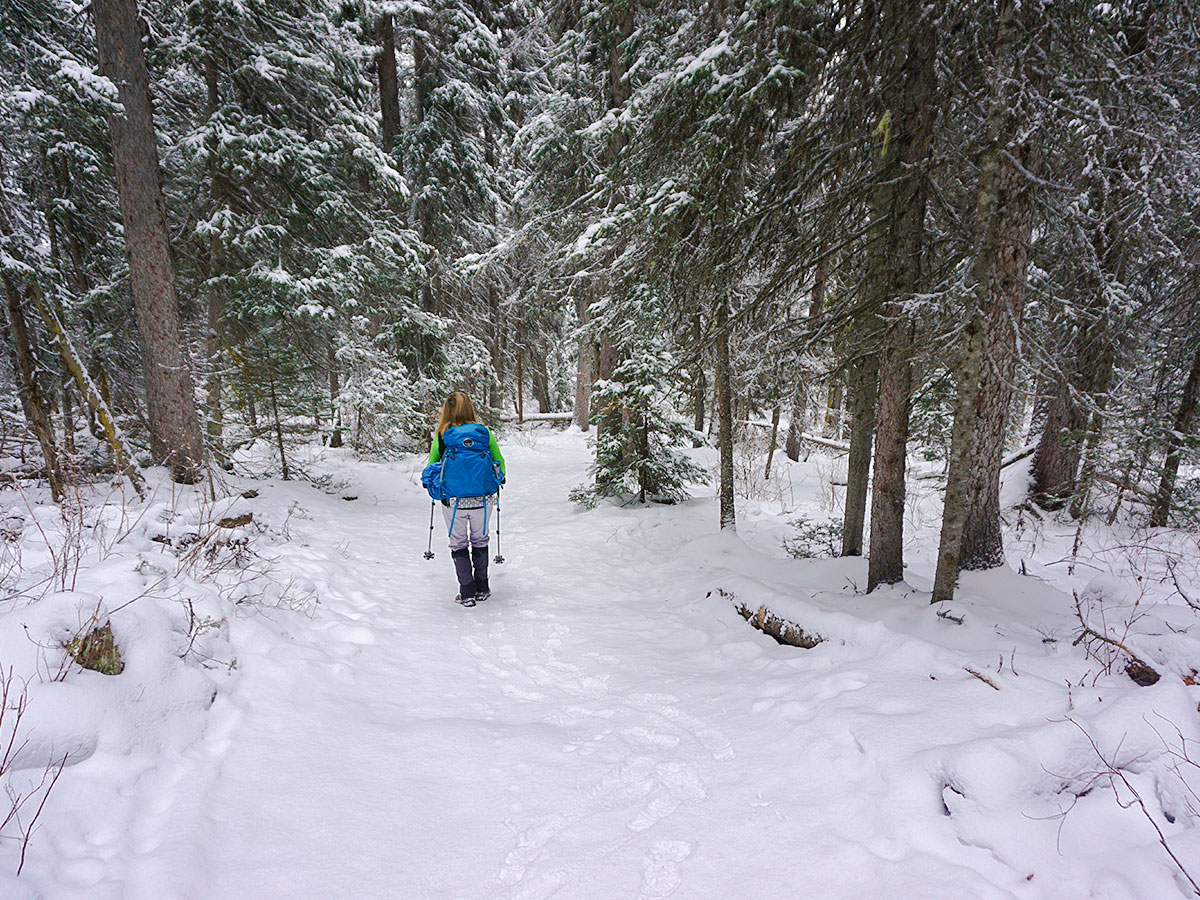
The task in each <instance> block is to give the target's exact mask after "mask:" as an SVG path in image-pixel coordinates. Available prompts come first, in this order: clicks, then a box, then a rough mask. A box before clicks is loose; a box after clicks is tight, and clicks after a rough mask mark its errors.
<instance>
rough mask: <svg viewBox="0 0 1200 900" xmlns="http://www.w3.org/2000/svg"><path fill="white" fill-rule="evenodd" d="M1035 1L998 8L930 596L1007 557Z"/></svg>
mask: <svg viewBox="0 0 1200 900" xmlns="http://www.w3.org/2000/svg"><path fill="white" fill-rule="evenodd" d="M1038 9H1039V8H1038V7H1037V6H1036V5H1031V6H1030V7H1029V8H1028V10H1026V13H1025V16H1024V21H1019V20H1018V18H1017V17H1018V10H1017V4H1016V3H1015V2H1014V0H1005V2H1004V4H1003V5H1002V7H1001V9H1000V12H999V15H1000V22H999V26H998V32H997V40H996V47H995V49H994V54H995V62H994V63H993V68H992V73H991V82H992V83H991V86H990V93H991V101H990V109H989V115H988V135H987V140H988V143H987V148H986V150H985V152H984V156H983V159H982V161H981V163H980V174H979V195H978V200H977V202H976V205H975V216H976V219H975V256H974V260H973V262H972V267H971V274H970V277H971V293H970V295H969V296H968V301H967V310H966V314H967V317H968V321H967V326H966V331H965V333H964V338H963V349H962V354H961V357H960V364H959V379H958V397H957V401H956V408H955V414H954V428H953V434H952V439H951V450H950V464H949V472H948V475H947V479H946V497H945V507H944V510H943V515H942V533H941V544H940V548H939V552H938V563H937V572H936V575H935V578H934V586H933V602H934V603H938V602H942V601H946V600H950V599H951V598H952V597H953V594H954V587H955V583H956V580H957V577H958V572H959V570H960V569H984V568H991V567H993V566H998V565H1002V564H1003V562H1004V545H1003V539H1002V536H1001V532H1000V463H1001V460H1002V458H1003V454H1004V435H1005V432H1006V430H1007V427H1008V411H1009V406H1010V405H1011V400H1012V388H1011V384H1012V378H1013V374H1014V371H1015V369H1016V346H1017V332H1016V328H1017V327H1018V323H1019V322H1020V320H1021V317H1022V314H1023V312H1024V308H1025V287H1026V276H1027V271H1028V263H1029V239H1030V236H1031V233H1032V229H1033V218H1032V213H1033V208H1032V199H1033V198H1032V191H1033V185H1032V184H1031V183H1030V181H1029V179H1028V177H1027V176H1026V174H1025V172H1036V171H1037V169H1038V168H1039V163H1040V154H1039V153H1038V151H1037V130H1036V128H1033V127H1031V121H1030V113H1029V111H1028V110H1026V109H1023V104H1022V102H1021V100H1022V97H1021V94H1022V92H1023V91H1026V90H1028V89H1029V86H1030V85H1031V84H1034V83H1036V82H1037V80H1038V79H1037V77H1036V76H1034V77H1032V78H1031V77H1030V75H1031V73H1030V72H1029V71H1028V66H1026V65H1024V64H1023V62H1024V61H1023V60H1022V59H1020V58H1019V57H1018V55H1017V54H1019V53H1021V52H1022V51H1023V50H1024V49H1025V48H1026V47H1029V46H1033V42H1032V41H1030V40H1029V39H1028V37H1026V39H1025V40H1022V31H1026V32H1028V31H1029V30H1030V29H1031V26H1036V25H1037V24H1038V23H1037V21H1036V20H1035V19H1034V16H1035V15H1036V14H1037V10H1038ZM1039 30H1040V29H1039ZM1021 169H1024V170H1025V172H1022V171H1020V170H1021Z"/></svg>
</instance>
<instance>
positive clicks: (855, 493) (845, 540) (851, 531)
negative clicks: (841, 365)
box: [842, 355, 879, 556]
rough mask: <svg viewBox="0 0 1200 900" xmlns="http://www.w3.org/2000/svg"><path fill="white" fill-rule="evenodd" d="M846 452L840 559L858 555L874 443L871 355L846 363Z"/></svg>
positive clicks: (874, 366) (874, 362) (875, 381)
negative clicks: (847, 391) (847, 396)
mask: <svg viewBox="0 0 1200 900" xmlns="http://www.w3.org/2000/svg"><path fill="white" fill-rule="evenodd" d="M848 388H849V391H850V453H849V458H848V459H847V460H846V508H845V512H844V514H843V518H842V556H862V552H863V535H864V534H865V526H866V520H867V495H868V493H869V490H868V488H869V485H870V481H871V456H872V448H873V446H874V440H875V404H876V400H877V397H878V394H877V392H878V389H879V360H878V358H877V357H875V356H874V355H872V356H868V357H863V358H860V359H856V360H854V362H852V363H851V364H850V376H849V383H848Z"/></svg>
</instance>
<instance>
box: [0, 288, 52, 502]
mask: <svg viewBox="0 0 1200 900" xmlns="http://www.w3.org/2000/svg"><path fill="white" fill-rule="evenodd" d="M3 279H4V299H5V302H6V304H7V307H8V329H9V334H10V335H11V337H12V346H13V353H14V357H15V366H14V367H15V369H16V372H17V379H18V383H19V388H18V394H19V396H20V399H21V409H22V410H23V411H24V413H25V421H27V422H28V423H29V428H30V430H32V431H33V435H34V437H35V438H37V442H38V446H40V447H41V450H42V458H43V459H44V460H45V462H46V480H47V481H48V482H49V483H50V496H51V498H52V499H53V500H54V502H55V503H59V502H61V501H62V499H63V488H64V482H63V474H62V460H61V459H60V458H59V453H58V445H57V443H56V441H55V439H54V422H53V420H52V419H51V412H50V407H49V404H48V402H47V400H46V395H45V393H44V391H43V390H42V386H41V383H40V381H39V379H38V375H37V356H36V353H35V351H34V347H33V336H32V335H31V334H30V331H29V325H28V323H27V322H26V320H25V310H24V302H23V301H22V298H21V295H20V293H19V290H18V288H17V285H16V283H15V282H14V281H13V279H12V276H10V275H9V274H8V273H7V272H4V273H3Z"/></svg>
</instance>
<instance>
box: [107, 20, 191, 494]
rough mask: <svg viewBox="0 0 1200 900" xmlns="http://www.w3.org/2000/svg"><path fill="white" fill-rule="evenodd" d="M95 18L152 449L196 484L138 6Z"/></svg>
mask: <svg viewBox="0 0 1200 900" xmlns="http://www.w3.org/2000/svg"><path fill="white" fill-rule="evenodd" d="M92 17H93V19H94V20H95V23H96V45H97V49H98V51H99V58H100V71H101V72H102V73H103V74H104V75H105V76H107V77H108V78H109V79H110V80H111V81H112V82H113V83H114V84H116V85H117V92H118V96H119V98H120V101H121V106H122V110H123V114H121V113H114V114H112V115H110V116H109V129H110V131H111V132H112V142H113V161H114V167H115V170H116V180H117V194H118V197H119V198H120V203H121V220H122V223H123V225H124V227H125V246H126V249H127V251H128V254H129V280H130V286H131V288H132V293H133V301H134V307H135V310H136V313H137V324H138V332H139V334H140V336H141V349H142V365H143V368H144V370H145V375H146V407H147V412H148V419H149V423H150V449H151V452H152V453H153V455H154V458H155V459H156V460H157V461H158V462H160V463H163V464H166V465H168V466H169V467H170V469H171V476H172V478H174V479H175V481H178V482H182V483H186V484H192V483H195V482H196V481H198V480H199V479H200V476H201V463H202V461H203V459H204V438H203V436H202V434H201V431H200V419H199V416H198V415H197V412H196V397H195V392H194V390H193V386H192V376H191V371H190V369H189V365H188V359H187V356H186V354H185V353H184V343H183V335H182V331H181V329H180V323H179V304H178V301H177V300H176V296H175V268H174V264H173V262H172V260H171V247H170V239H169V235H168V232H167V214H166V207H165V205H164V201H163V189H162V173H161V171H160V169H159V165H158V147H157V143H156V136H155V132H154V116H153V108H152V105H151V101H150V75H149V72H148V71H147V70H146V61H145V58H144V57H143V55H142V35H143V25H142V22H141V19H140V18H139V17H138V8H137V0H94V2H93V3H92Z"/></svg>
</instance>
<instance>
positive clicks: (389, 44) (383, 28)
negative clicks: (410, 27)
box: [377, 13, 400, 153]
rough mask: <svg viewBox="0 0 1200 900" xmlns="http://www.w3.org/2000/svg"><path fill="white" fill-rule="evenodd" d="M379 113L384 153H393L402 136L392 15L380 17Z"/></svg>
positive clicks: (387, 14)
mask: <svg viewBox="0 0 1200 900" xmlns="http://www.w3.org/2000/svg"><path fill="white" fill-rule="evenodd" d="M377 66H378V70H379V112H380V119H381V122H380V124H381V126H382V129H383V152H384V153H391V152H392V151H393V150H394V149H395V147H396V138H397V137H399V135H400V79H399V78H398V77H397V74H396V32H395V28H394V27H393V25H392V16H391V14H390V13H384V14H383V15H381V16H380V17H379V60H378V62H377Z"/></svg>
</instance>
